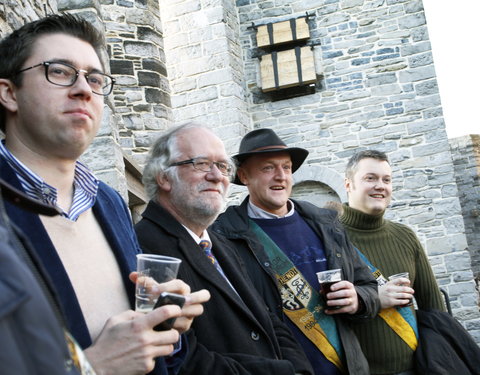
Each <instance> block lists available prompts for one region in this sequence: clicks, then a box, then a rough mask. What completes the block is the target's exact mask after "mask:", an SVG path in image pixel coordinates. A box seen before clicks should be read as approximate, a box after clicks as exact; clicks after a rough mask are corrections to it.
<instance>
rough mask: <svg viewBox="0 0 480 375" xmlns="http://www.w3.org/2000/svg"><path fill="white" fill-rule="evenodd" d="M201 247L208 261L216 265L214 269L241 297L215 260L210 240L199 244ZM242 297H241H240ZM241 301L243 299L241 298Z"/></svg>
mask: <svg viewBox="0 0 480 375" xmlns="http://www.w3.org/2000/svg"><path fill="white" fill-rule="evenodd" d="M199 245H200V247H201V248H202V249H203V252H204V253H205V255H206V256H207V258H208V259H210V261H211V262H212V264H213V265H214V267H215V268H216V269H217V271H218V272H220V275H222V276H223V278H224V279H225V281H226V282H227V283H228V285H230V287H231V288H232V289H233V291H234V292H235V293H236V294H237V296H239V294H238V293H237V291H236V290H235V288H234V287H233V285H232V283H231V282H230V280H228V277H227V276H225V273H224V272H223V270H222V267H220V263H218V261H217V258H215V255H213V253H212V243H211V242H210V241H208V240H201V241H200V243H199ZM239 297H240V296H239ZM240 300H241V298H240Z"/></svg>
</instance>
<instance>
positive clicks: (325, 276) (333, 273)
mask: <svg viewBox="0 0 480 375" xmlns="http://www.w3.org/2000/svg"><path fill="white" fill-rule="evenodd" d="M317 278H318V282H319V284H320V294H321V295H322V296H323V298H324V299H325V302H326V301H327V294H328V293H330V292H331V290H330V288H331V287H332V285H333V284H335V283H337V282H339V281H342V280H343V277H342V269H341V268H336V269H332V270H327V271H320V272H317ZM328 308H329V309H336V308H337V309H338V308H340V306H328Z"/></svg>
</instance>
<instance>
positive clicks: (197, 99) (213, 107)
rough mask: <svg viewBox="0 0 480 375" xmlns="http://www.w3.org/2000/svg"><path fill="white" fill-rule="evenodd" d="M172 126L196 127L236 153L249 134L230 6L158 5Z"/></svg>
mask: <svg viewBox="0 0 480 375" xmlns="http://www.w3.org/2000/svg"><path fill="white" fill-rule="evenodd" d="M160 4H161V6H160V8H161V9H160V10H161V15H162V22H163V23H164V28H165V50H166V54H167V68H168V73H169V81H170V85H171V90H172V107H173V114H174V119H175V121H176V122H185V121H200V122H203V123H205V124H207V125H209V126H211V127H212V128H213V129H214V131H215V132H216V133H217V134H219V135H220V136H221V137H222V138H223V139H224V141H225V142H226V147H227V150H229V151H230V152H233V151H234V150H236V149H238V139H239V138H240V137H241V136H242V135H243V134H244V133H245V132H246V131H247V130H248V129H250V128H251V122H250V117H249V115H248V113H247V104H246V103H245V99H244V98H245V86H244V85H245V82H244V71H243V62H242V48H241V47H242V46H241V44H240V37H239V24H238V16H237V9H236V8H235V2H234V1H233V0H212V1H201V0H176V1H171V0H161V1H160Z"/></svg>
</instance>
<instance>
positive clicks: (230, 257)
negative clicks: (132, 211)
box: [135, 123, 312, 375]
mask: <svg viewBox="0 0 480 375" xmlns="http://www.w3.org/2000/svg"><path fill="white" fill-rule="evenodd" d="M233 174H234V166H233V164H232V162H231V161H230V159H229V158H228V156H227V154H226V152H225V147H224V145H223V143H222V141H221V140H220V138H218V137H217V136H216V135H215V134H214V133H213V132H212V131H211V130H209V129H208V128H206V127H204V126H202V125H199V124H195V123H188V124H184V125H182V126H180V127H176V128H174V129H172V130H170V131H169V132H167V133H166V134H164V135H163V136H161V137H160V138H159V139H158V140H157V141H156V142H155V143H154V145H153V146H152V149H151V153H150V157H149V159H148V161H147V165H146V167H145V171H144V178H143V182H144V184H145V187H146V190H147V192H148V195H149V198H150V202H149V203H148V206H147V208H146V210H145V212H144V213H143V219H142V220H141V221H140V222H139V223H138V224H137V225H136V227H135V230H136V232H137V236H138V239H139V242H140V245H141V247H142V248H143V250H144V251H145V252H146V253H156V254H162V255H169V256H174V257H177V258H180V259H182V265H181V267H180V271H179V274H178V277H179V279H182V280H183V281H185V282H186V283H188V284H189V285H190V286H191V287H192V289H193V290H196V289H200V288H205V289H207V290H209V292H210V294H211V296H212V297H211V302H208V303H206V304H205V305H204V307H205V311H204V313H203V315H202V317H200V318H197V319H196V320H195V321H194V323H193V324H192V328H191V329H190V330H189V331H188V332H187V333H186V337H187V340H188V345H189V353H188V355H187V358H186V360H185V362H184V364H183V366H182V368H181V371H180V372H181V374H209V375H225V374H242V375H248V374H276V375H293V374H300V373H301V374H312V369H311V367H310V365H309V363H308V361H307V359H306V357H305V354H304V353H303V351H302V350H301V348H300V347H299V345H298V344H297V342H296V341H295V339H294V338H293V336H292V334H291V332H290V331H289V330H288V328H287V327H286V326H285V325H284V324H283V323H282V322H281V321H280V320H279V319H278V318H277V317H276V316H275V315H274V314H271V313H269V312H268V311H267V308H266V306H265V304H264V302H263V301H262V299H261V298H260V296H259V295H258V294H257V293H256V290H255V286H254V285H253V284H252V283H251V282H250V280H249V279H248V277H247V276H246V271H245V270H243V268H242V267H243V265H242V263H241V262H240V261H239V258H237V257H236V255H235V251H234V249H233V248H232V244H231V243H230V242H229V241H228V240H226V239H225V238H223V237H221V236H217V235H215V234H214V233H212V232H210V231H208V230H207V227H208V226H209V225H210V224H211V223H212V222H213V221H214V220H215V219H216V217H217V215H218V214H219V213H220V212H221V211H222V210H223V208H224V205H225V197H226V194H227V191H228V187H229V183H230V178H231V177H232V176H233ZM242 271H243V272H242Z"/></svg>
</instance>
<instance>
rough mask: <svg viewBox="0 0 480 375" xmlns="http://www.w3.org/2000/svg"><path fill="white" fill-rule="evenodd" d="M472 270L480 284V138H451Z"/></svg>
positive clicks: (475, 136) (476, 136) (478, 136)
mask: <svg viewBox="0 0 480 375" xmlns="http://www.w3.org/2000/svg"><path fill="white" fill-rule="evenodd" d="M450 148H451V150H452V156H453V164H454V166H455V178H456V181H457V186H458V190H459V198H460V205H461V207H462V215H463V222H464V225H465V234H466V235H467V243H468V249H469V251H470V256H471V257H472V270H473V273H474V275H475V276H476V280H477V285H478V284H479V283H480V135H478V134H477V135H469V136H464V137H458V138H454V139H450Z"/></svg>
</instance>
